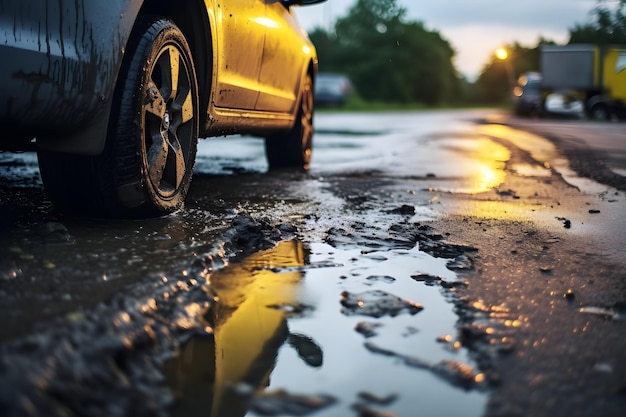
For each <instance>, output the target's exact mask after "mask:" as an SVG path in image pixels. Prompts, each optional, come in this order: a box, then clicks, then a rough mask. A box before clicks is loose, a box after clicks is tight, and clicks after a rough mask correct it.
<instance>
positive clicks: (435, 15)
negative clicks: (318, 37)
mask: <svg viewBox="0 0 626 417" xmlns="http://www.w3.org/2000/svg"><path fill="white" fill-rule="evenodd" d="M356 1H357V0H327V2H326V3H322V4H319V5H314V6H307V7H297V8H295V10H296V15H297V18H298V21H299V22H300V23H301V25H302V26H304V28H305V29H307V30H311V29H313V28H314V27H316V26H321V27H323V28H325V29H329V28H330V26H331V23H332V22H334V21H335V20H336V19H337V18H338V17H343V16H346V14H347V13H348V11H349V9H350V8H351V7H352V6H353V5H354V4H356ZM398 4H399V5H400V6H402V7H404V8H406V9H407V19H409V20H418V21H421V22H423V23H424V25H425V26H426V27H427V28H428V29H430V30H437V31H439V33H440V34H441V35H442V36H443V38H445V39H446V40H448V41H449V42H450V43H451V44H452V47H453V48H454V49H455V51H456V61H455V64H456V67H457V69H458V70H459V71H460V72H461V73H462V74H463V75H465V76H466V77H468V78H469V79H470V80H473V79H475V78H476V77H477V76H478V74H479V73H480V72H481V70H482V68H483V66H484V65H485V64H486V63H487V62H488V61H489V59H490V57H491V54H492V53H493V51H494V50H495V49H497V48H498V47H500V46H502V45H504V44H506V43H512V42H514V41H519V42H520V43H521V44H522V45H525V46H535V45H536V44H537V40H538V39H539V37H540V36H543V37H544V38H547V39H552V40H554V41H556V42H566V41H567V38H568V37H567V35H568V29H570V28H572V27H574V25H575V24H576V23H585V22H587V21H589V19H590V16H591V15H590V12H591V10H592V9H593V7H594V6H595V5H596V0H525V1H510V0H472V1H469V0H398Z"/></svg>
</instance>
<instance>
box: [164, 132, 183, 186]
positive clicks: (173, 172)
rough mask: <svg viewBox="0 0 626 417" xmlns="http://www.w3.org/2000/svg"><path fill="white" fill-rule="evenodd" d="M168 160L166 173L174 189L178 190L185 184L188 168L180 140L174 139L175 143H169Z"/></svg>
mask: <svg viewBox="0 0 626 417" xmlns="http://www.w3.org/2000/svg"><path fill="white" fill-rule="evenodd" d="M167 159H168V160H167V167H166V173H165V174H166V176H167V178H166V179H167V181H168V182H169V183H170V185H171V186H172V187H173V189H176V188H178V186H179V185H180V184H181V183H182V182H183V177H184V176H185V168H186V166H187V164H186V163H185V155H184V152H183V149H182V147H181V146H180V142H179V141H178V138H174V141H173V142H172V141H170V142H169V153H168V158H167Z"/></svg>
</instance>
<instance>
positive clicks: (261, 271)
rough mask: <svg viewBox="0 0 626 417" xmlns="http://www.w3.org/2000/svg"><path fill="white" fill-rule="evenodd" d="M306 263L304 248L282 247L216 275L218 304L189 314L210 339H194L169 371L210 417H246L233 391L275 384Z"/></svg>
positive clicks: (213, 276) (176, 385)
mask: <svg viewBox="0 0 626 417" xmlns="http://www.w3.org/2000/svg"><path fill="white" fill-rule="evenodd" d="M305 258H306V255H305V251H304V248H303V246H302V243H301V242H297V241H290V242H282V243H280V244H278V246H277V247H275V248H273V249H270V250H267V251H262V252H259V253H256V254H254V255H252V256H250V257H248V258H246V259H245V260H244V261H243V262H241V263H233V264H230V265H229V266H228V267H226V268H222V269H219V270H217V271H215V272H213V273H212V274H211V276H210V280H211V284H212V287H213V289H214V290H215V292H216V293H217V296H218V297H216V304H215V305H214V306H213V307H211V308H210V309H209V308H207V307H208V306H205V305H201V304H192V305H190V306H187V307H186V308H185V310H186V313H187V314H188V315H189V317H197V316H198V314H201V315H202V316H203V317H204V319H205V320H206V321H207V324H209V325H210V326H206V329H205V330H206V335H207V336H205V337H199V338H194V339H192V340H191V341H190V342H189V343H188V344H187V345H185V346H184V348H183V349H182V351H181V352H180V354H179V356H178V357H177V358H175V359H174V360H172V361H171V362H169V363H168V364H167V365H166V373H167V375H168V378H169V379H170V383H171V384H172V385H173V389H174V390H175V391H176V390H178V391H182V392H185V393H186V394H183V396H185V395H187V396H188V397H193V398H195V399H196V400H197V401H198V404H200V403H202V406H203V407H204V409H206V410H207V415H215V416H218V415H244V414H245V412H244V411H245V401H242V400H241V398H240V397H237V395H236V394H234V393H233V390H232V387H233V386H237V385H238V384H246V385H248V386H250V387H251V388H252V389H255V390H256V389H260V390H262V389H263V388H264V387H265V386H267V385H268V384H269V375H270V374H271V372H272V368H273V366H274V361H275V358H276V354H277V351H278V349H279V348H280V346H281V345H282V344H283V343H285V340H286V339H287V338H288V337H289V336H290V333H289V328H288V326H287V320H286V314H287V312H286V309H285V308H284V307H286V306H293V305H294V303H295V302H296V300H297V298H298V290H299V283H300V280H301V278H302V272H301V271H300V267H302V266H304V265H305ZM204 311H206V313H204ZM177 324H178V325H179V326H180V325H181V324H182V325H184V324H185V323H184V320H183V321H182V322H180V321H179V322H178V323H177ZM198 393H202V394H201V396H198V395H197V394H198ZM242 407H243V408H242ZM239 408H242V409H241V410H240V409H239Z"/></svg>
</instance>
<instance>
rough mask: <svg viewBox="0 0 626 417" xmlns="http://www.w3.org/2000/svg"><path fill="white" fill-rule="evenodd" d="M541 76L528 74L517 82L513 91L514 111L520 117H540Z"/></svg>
mask: <svg viewBox="0 0 626 417" xmlns="http://www.w3.org/2000/svg"><path fill="white" fill-rule="evenodd" d="M542 101H543V99H542V97H541V75H540V74H539V73H537V72H527V73H524V74H522V75H520V77H519V78H518V80H517V85H516V86H515V88H514V89H513V111H514V112H515V114H517V115H520V116H529V115H535V116H538V115H539V114H541V111H542V106H543V103H542Z"/></svg>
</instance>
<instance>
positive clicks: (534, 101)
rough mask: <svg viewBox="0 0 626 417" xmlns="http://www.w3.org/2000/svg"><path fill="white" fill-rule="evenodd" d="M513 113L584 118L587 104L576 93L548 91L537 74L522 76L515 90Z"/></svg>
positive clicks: (530, 73) (529, 73)
mask: <svg viewBox="0 0 626 417" xmlns="http://www.w3.org/2000/svg"><path fill="white" fill-rule="evenodd" d="M513 111H514V113H515V114H517V115H519V116H534V117H538V116H548V115H553V116H561V117H574V118H582V117H584V116H585V104H584V102H583V100H581V98H580V97H579V96H578V95H577V94H576V92H574V91H565V90H564V91H547V90H545V89H544V88H543V79H542V77H541V74H539V73H537V72H527V73H524V74H522V75H521V76H520V77H519V79H518V81H517V85H516V86H515V88H514V89H513Z"/></svg>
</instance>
